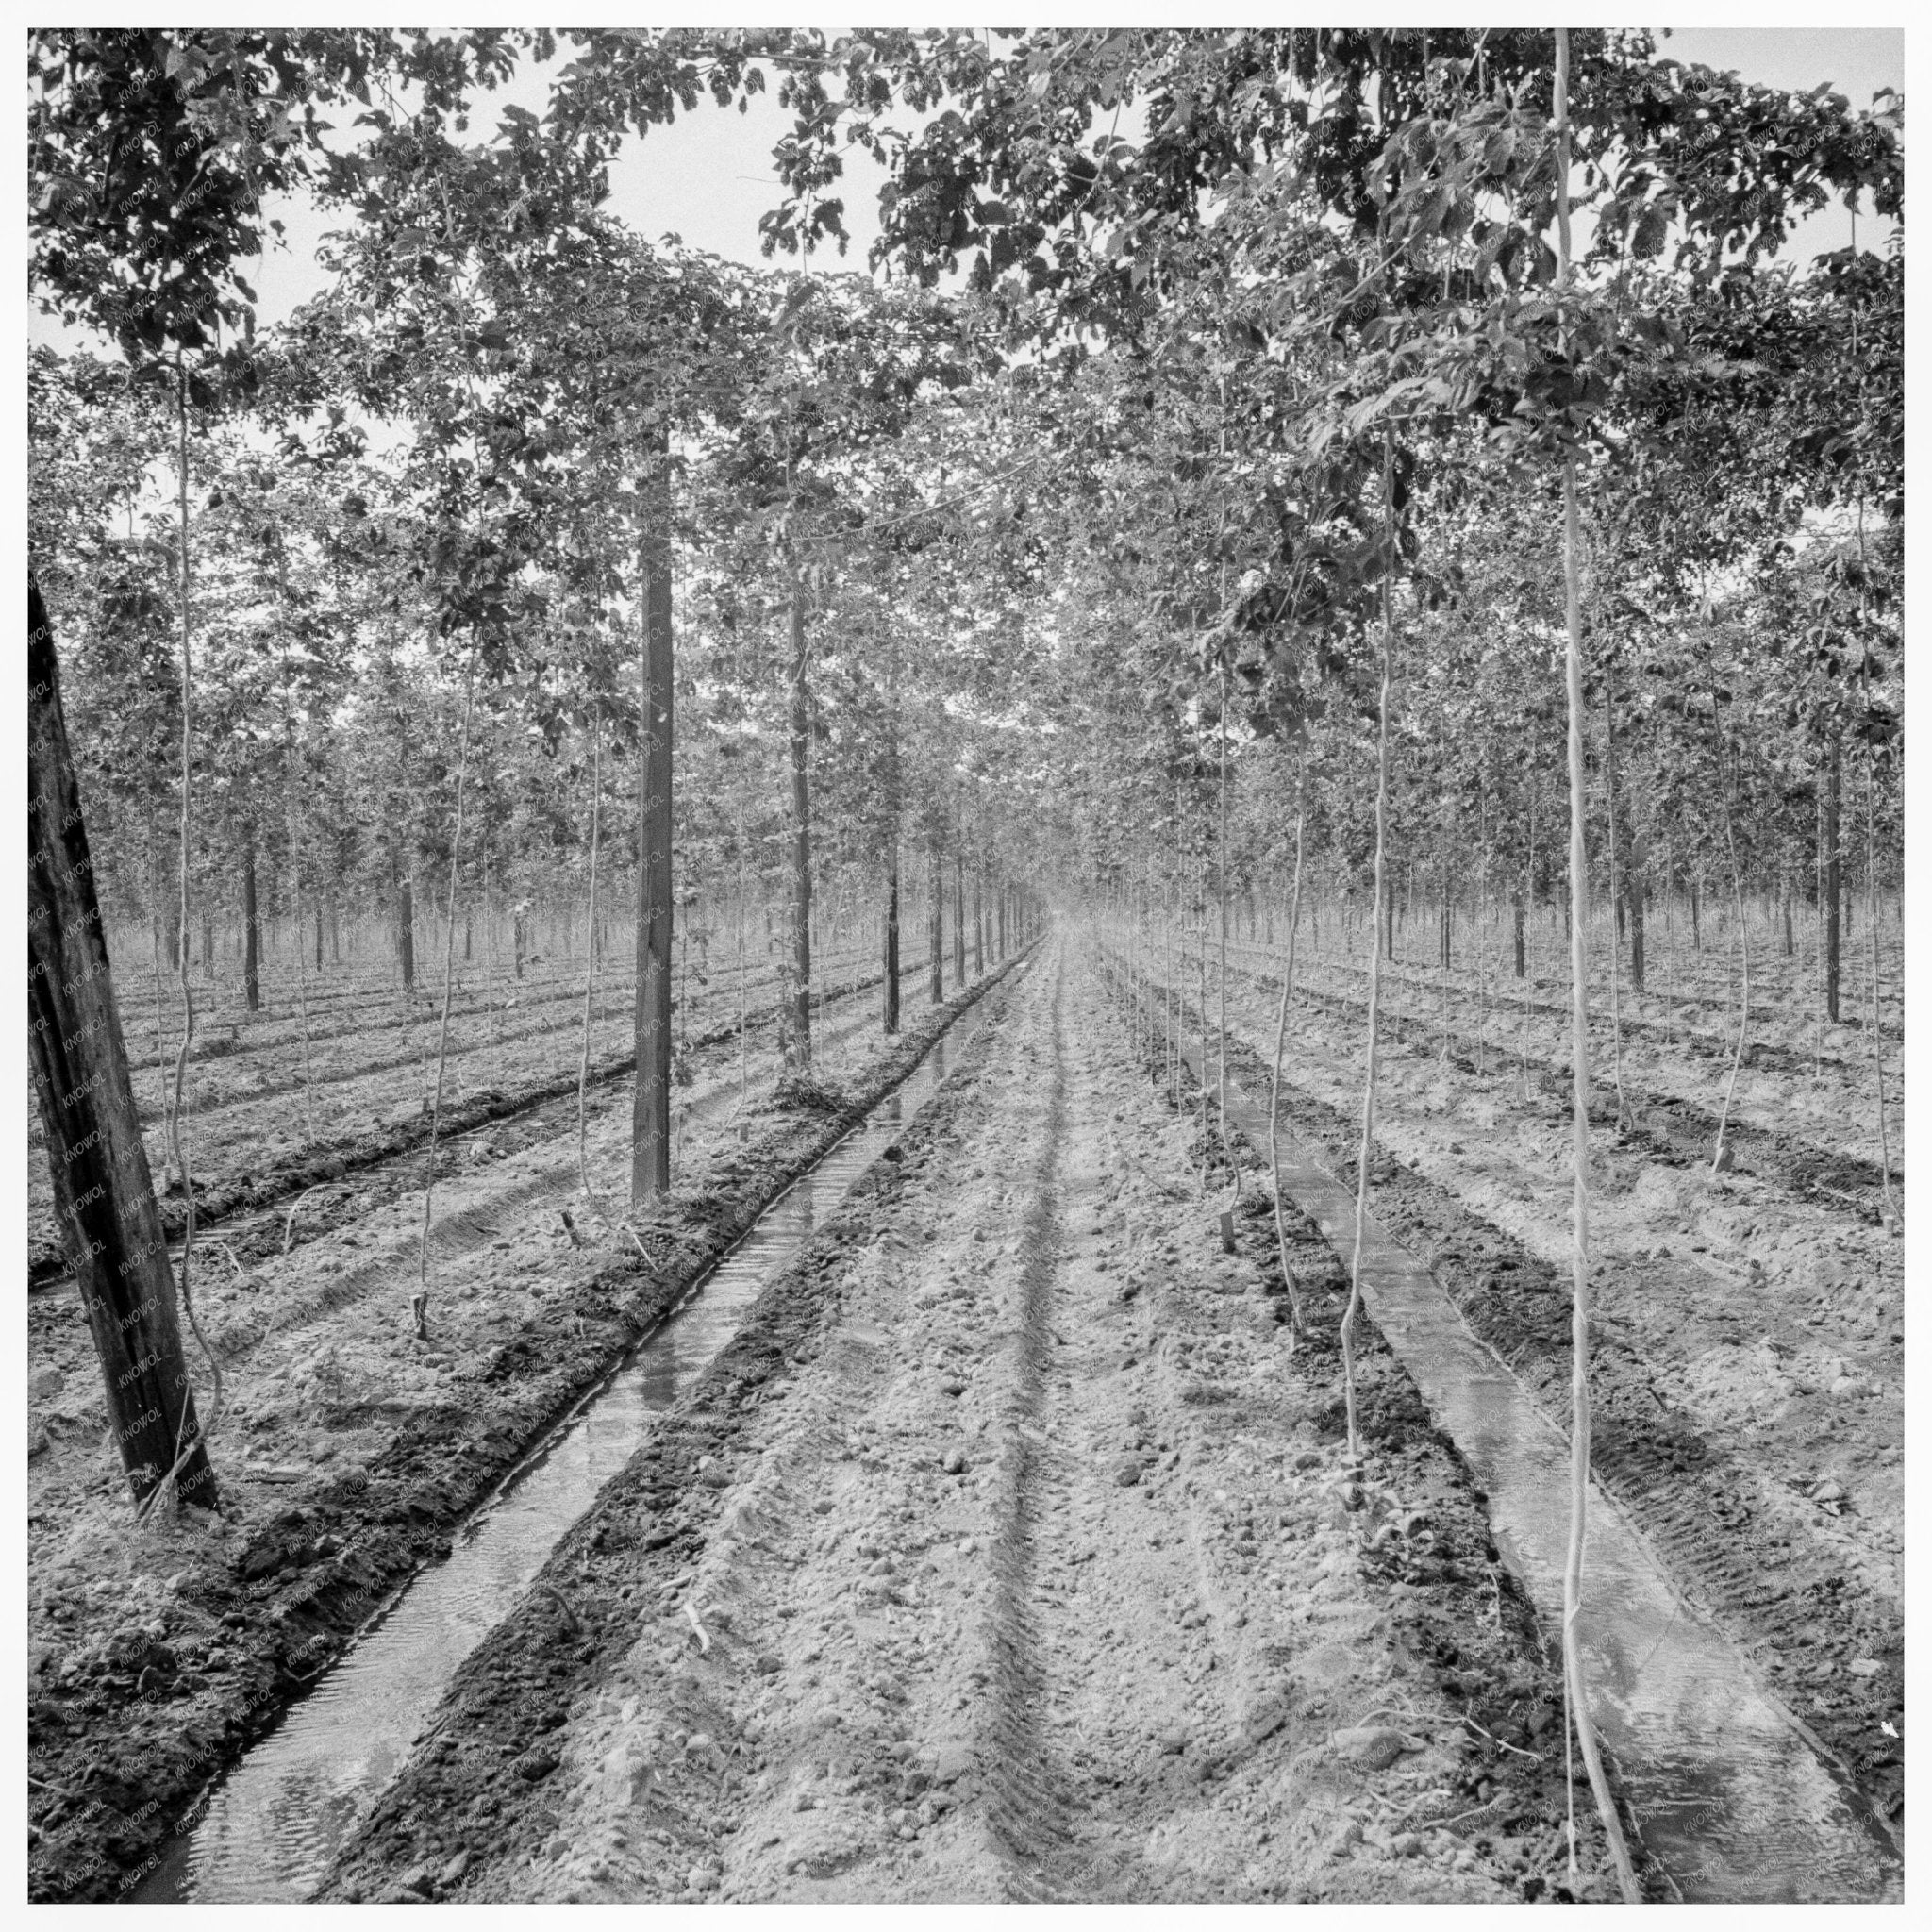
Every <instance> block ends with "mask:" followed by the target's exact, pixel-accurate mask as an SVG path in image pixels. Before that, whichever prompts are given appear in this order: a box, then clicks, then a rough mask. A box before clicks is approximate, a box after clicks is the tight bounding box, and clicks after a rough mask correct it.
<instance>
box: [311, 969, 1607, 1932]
mask: <svg viewBox="0 0 1932 1932" xmlns="http://www.w3.org/2000/svg"><path fill="white" fill-rule="evenodd" d="M1191 1120H1192V1115H1191V1112H1190V1113H1189V1114H1188V1115H1187V1116H1186V1117H1184V1118H1183V1117H1177V1116H1176V1115H1175V1113H1174V1111H1173V1110H1172V1109H1171V1108H1170V1107H1169V1106H1168V1104H1167V1102H1166V1100H1165V1099H1164V1097H1163V1095H1162V1093H1161V1091H1160V1090H1159V1089H1158V1086H1156V1085H1155V1084H1154V1083H1153V1082H1152V1081H1150V1080H1149V1079H1148V1078H1147V1077H1146V1074H1144V1072H1142V1071H1140V1070H1138V1069H1136V1068H1135V1067H1134V1065H1133V1064H1132V1059H1131V1056H1130V1053H1129V1050H1128V1045H1127V1041H1126V1038H1125V1035H1124V1032H1123V1031H1122V1030H1121V1029H1120V1028H1118V1027H1117V1026H1116V1025H1115V1024H1113V1023H1112V1022H1111V1020H1110V1019H1109V1017H1108V1012H1107V1009H1106V1006H1105V1003H1104V1000H1103V996H1102V994H1101V991H1100V989H1099V988H1098V986H1097V984H1096V982H1095V981H1094V980H1093V979H1092V978H1091V976H1090V975H1088V974H1086V973H1085V972H1084V971H1083V970H1081V969H1079V968H1077V967H1075V966H1074V964H1073V963H1072V962H1070V961H1069V960H1067V959H1066V958H1063V957H1062V956H1061V954H1060V953H1059V951H1058V948H1054V947H1051V946H1050V947H1049V949H1048V951H1047V952H1046V953H1045V955H1044V956H1043V957H1042V958H1041V959H1040V961H1039V963H1038V965H1037V966H1036V967H1035V968H1033V969H1032V970H1031V971H1030V972H1029V974H1027V976H1026V978H1025V979H1024V981H1023V982H1021V983H1020V984H1018V985H1017V986H1015V987H1014V989H1013V991H1012V992H1011V994H1010V997H1009V1001H1008V1008H1007V1012H1006V1016H1005V1019H1004V1022H1003V1024H1000V1025H998V1026H997V1027H990V1028H988V1029H987V1030H986V1031H985V1032H984V1033H982V1034H981V1036H980V1037H979V1039H978V1040H976V1041H974V1044H973V1045H972V1047H971V1048H970V1049H969V1050H968V1052H967V1053H966V1055H965V1056H964V1058H963V1061H962V1064H961V1065H960V1066H959V1068H958V1069H957V1070H956V1072H955V1074H954V1075H953V1076H952V1078H951V1079H950V1080H949V1081H948V1083H947V1086H946V1087H945V1089H944V1090H942V1092H941V1096H940V1098H939V1099H937V1100H936V1101H935V1102H934V1103H933V1104H932V1106H931V1107H930V1108H928V1109H927V1110H926V1111H925V1112H924V1113H923V1114H922V1115H921V1117H920V1118H919V1120H918V1121H917V1122H916V1123H915V1124H914V1125H913V1126H911V1127H910V1128H909V1129H908V1131H907V1132H906V1133H905V1134H904V1135H903V1136H902V1137H901V1141H900V1142H899V1145H898V1148H897V1154H898V1158H896V1159H891V1158H887V1159H883V1160H881V1161H880V1163H879V1164H878V1165H877V1166H876V1167H875V1168H874V1170H873V1172H872V1173H871V1174H869V1175H868V1176H867V1177H866V1178H865V1179H864V1180H862V1181H861V1182H860V1183H859V1184H858V1188H857V1189H856V1190H855V1191H854V1192H853V1194H852V1195H851V1196H850V1197H849V1199H848V1202H847V1204H846V1206H845V1208H843V1209H842V1210H841V1213H840V1214H839V1215H838V1216H837V1217H836V1218H835V1219H834V1220H833V1221H832V1222H831V1223H829V1224H826V1226H825V1227H824V1228H823V1229H822V1230H821V1231H820V1233H819V1234H818V1235H816V1236H815V1237H814V1238H813V1240H812V1241H810V1242H809V1243H808V1246H807V1248H806V1249H805V1251H804V1252H803V1253H802V1254H801V1256H800V1257H799V1258H798V1259H797V1261H796V1262H795V1263H794V1264H793V1265H792V1266H791V1268H789V1269H788V1270H786V1271H785V1272H784V1273H783V1274H780V1275H779V1276H777V1277H776V1278H775V1279H774V1281H773V1282H772V1283H771V1284H770V1285H769V1287H768V1288H767V1290H766V1291H765V1292H764V1294H763V1296H762V1297H761V1299H760V1301H759V1303H758V1306H757V1307H756V1308H755V1310H754V1312H753V1314H752V1316H751V1317H750V1318H749V1319H748V1320H747V1322H746V1324H744V1326H743V1328H742V1329H741V1332H740V1335H739V1337H738V1339H737V1340H736V1341H734V1342H733V1343H732V1344H731V1345H730V1346H729V1347H727V1348H726V1350H725V1351H724V1353H723V1354H722V1355H721V1356H720V1357H718V1359H717V1360H716V1361H715V1363H714V1364H713V1365H712V1367H711V1368H710V1370H709V1371H708V1372H707V1373H706V1374H704V1375H703V1376H702V1377H701V1378H700V1379H699V1381H698V1382H697V1383H696V1384H695V1385H694V1386H693V1388H692V1389H691V1391H690V1392H689V1394H688V1395H687V1397H686V1398H685V1399H684V1400H683V1401H682V1402H681V1403H680V1404H679V1405H678V1406H677V1407H675V1408H674V1409H673V1410H671V1411H670V1412H669V1413H668V1414H667V1415H666V1416H664V1417H663V1418H662V1419H661V1421H660V1422H659V1423H658V1424H657V1425H656V1426H655V1427H654V1429H653V1430H652V1432H651V1434H650V1435H649V1436H648V1437H647V1439H646V1441H645V1442H644V1443H643V1445H642V1446H641V1449H640V1450H639V1452H638V1454H637V1455H636V1457H634V1458H633V1460H632V1462H631V1463H630V1465H629V1466H628V1467H627V1468H626V1470H625V1472H624V1473H623V1474H621V1475H620V1476H619V1477H617V1478H616V1479H615V1480H614V1481H613V1482H612V1483H611V1484H610V1485H608V1488H607V1489H606V1491H605V1492H604V1493H603V1495H602V1496H601V1497H600V1499H599V1501H598V1503H597V1505H596V1506H595V1507H593V1508H592V1509H591V1512H590V1513H589V1514H588V1515H587V1516H586V1517H585V1518H584V1519H582V1520H581V1521H580V1522H579V1523H578V1524H576V1525H575V1527H574V1528H573V1529H572V1531H571V1532H570V1533H569V1534H568V1535H567V1536H566V1537H565V1538H564V1540H563V1541H562V1542H561V1543H560V1544H559V1546H558V1549H557V1551H556V1552H555V1553H554V1555H553V1557H552V1558H551V1561H550V1563H549V1565H548V1566H547V1567H546V1569H545V1571H544V1572H543V1574H542V1575H541V1578H540V1579H539V1581H538V1583H537V1585H536V1586H535V1587H534V1588H533V1589H532V1591H530V1593H529V1595H528V1597H527V1598H526V1599H525V1603H524V1604H523V1606H522V1607H520V1608H519V1609H518V1610H517V1611H516V1612H515V1613H514V1614H513V1615H512V1616H511V1617H510V1618H509V1619H508V1620H507V1621H506V1623H504V1624H502V1625H500V1626H499V1627H498V1629H497V1630H496V1631H495V1632H494V1633H492V1635H491V1637H490V1638H489V1639H487V1640H486V1641H485V1642H484V1643H483V1644H482V1645H481V1646H479V1647H478V1649H477V1650H476V1651H475V1652H474V1653H473V1654H472V1655H471V1656H470V1657H468V1658H467V1659H466V1661H465V1662H464V1664H463V1665H462V1666H461V1667H460V1669H459V1670H458V1674H457V1676H456V1679H455V1681H454V1683H453V1686H452V1689H451V1691H450V1693H449V1695H448V1697H447V1698H446V1700H445V1702H444V1704H443V1706H442V1707H441V1711H440V1712H439V1713H438V1715H437V1717H436V1718H435V1719H434V1720H433V1721H432V1722H431V1724H430V1725H429V1726H428V1729H427V1731H426V1734H425V1737H424V1738H423V1740H422V1741H421V1743H420V1746H419V1748H418V1749H417V1751H416V1752H415V1753H414V1754H413V1756H412V1757H411V1758H410V1760H409V1762H408V1765H407V1766H406V1767H405V1769H404V1770H403V1772H402V1773H401V1774H400V1775H399V1776H398V1778H397V1779H396V1781H395V1782H394V1784H392V1785H391V1787H390V1789H389V1790H387V1791H386V1792H385V1794H384V1795H383V1796H382V1798H381V1799H380V1800H379V1801H378V1803H377V1805H376V1807H375V1809H374V1811H373V1813H372V1815H371V1817H370V1819H369V1821H368V1823H367V1824H366V1825H365V1826H364V1828H363V1829H362V1830H361V1832H360V1833H359V1834H358V1838H357V1839H356V1840H353V1841H352V1843H351V1844H350V1845H349V1847H348V1848H347V1849H346V1850H345V1852H344V1854H343V1855H342V1857H341V1858H340V1860H339V1861H338V1864H337V1867H336V1869H335V1871H334V1872H333V1874H332V1875H331V1877H330V1879H329V1881H328V1882H327V1885H326V1886H325V1894H324V1895H325V1896H332V1897H337V1898H344V1899H358V1898H360V1899H397V1900H402V1899H425V1898H452V1899H455V1898H460V1899H463V1900H466V1901H468V1900H478V1901H509V1900H516V1901H530V1900H566V1899H568V1900H597V1899H606V1900H608V1899H625V1900H667V1899H669V1900H677V1899H700V1898H723V1899H741V1900H751V1899H758V1900H784V1901H799V1902H804V1901H821V1902H831V1901H840V1902H842V1901H847V1900H854V1901H856V1900H871V1901H884V1900H888V1899H890V1900H894V1901H897V1900H939V1899H944V1900H964V1899H981V1898H985V1899H995V1898H1020V1899H1030V1898H1041V1899H1105V1900H1119V1901H1128V1900H1133V1901H1153V1900H1171V1901H1183V1900H1186V1901H1207V1900H1226V1901H1234V1900H1247V1901H1260V1900H1264V1899H1295V1900H1309V1901H1317V1900H1380V1901H1423V1900H1459V1901H1464V1902H1469V1903H1482V1902H1492V1903H1501V1902H1503V1901H1506V1900H1511V1901H1513V1900H1519V1899H1524V1898H1539V1897H1541V1898H1550V1897H1565V1896H1569V1895H1571V1894H1570V1890H1569V1884H1570V1881H1569V1875H1568V1871H1567V1865H1566V1862H1565V1860H1564V1857H1563V1855H1562V1838H1563V1834H1562V1827H1561V1819H1562V1815H1563V1803H1564V1794H1563V1786H1562V1757H1563V1753H1562V1728H1561V1719H1560V1709H1561V1698H1560V1691H1559V1686H1558V1682H1557V1675H1556V1674H1555V1672H1554V1671H1553V1669H1552V1667H1551V1663H1550V1660H1549V1657H1548V1655H1547V1652H1546V1649H1545V1646H1544V1644H1543V1642H1542V1641H1541V1637H1540V1635H1539V1634H1538V1633H1537V1631H1536V1630H1535V1627H1534V1624H1533V1620H1532V1619H1531V1618H1530V1616H1529V1613H1528V1611H1527V1608H1526V1607H1525V1605H1524V1602H1523V1600H1522V1599H1521V1597H1520V1596H1519V1595H1518V1593H1517V1592H1516V1591H1514V1589H1513V1588H1512V1587H1511V1584H1510V1581H1509V1579H1508V1578H1507V1575H1506V1574H1504V1573H1503V1572H1502V1571H1501V1570H1500V1568H1499V1566H1498V1564H1497V1561H1496V1552H1495V1550H1494V1548H1493V1545H1492V1544H1491V1541H1490V1537H1489V1534H1488V1529H1487V1525H1486V1523H1485V1520H1484V1517H1483V1513H1482V1507H1481V1498H1480V1497H1479V1496H1478V1495H1476V1494H1475V1493H1474V1491H1473V1490H1472V1488H1471V1485H1470V1481H1469V1477H1468V1474H1467V1472H1466V1470H1465V1469H1464V1468H1463V1466H1462V1464H1461V1463H1460V1461H1459V1460H1458V1459H1457V1457H1456V1455H1455V1453H1454V1451H1453V1449H1452V1448H1451V1447H1450V1446H1449V1445H1448V1444H1447V1443H1446V1442H1444V1441H1442V1440H1441V1438H1440V1437H1439V1436H1438V1435H1437V1434H1436V1433H1435V1431H1434V1430H1433V1429H1432V1427H1431V1425H1430V1424H1429V1423H1428V1420H1427V1417H1426V1415H1425V1414H1424V1411H1423V1408H1422V1406H1421V1404H1420V1402H1419V1401H1418V1400H1417V1398H1416V1397H1415V1394H1414V1391H1413V1389H1412V1387H1410V1385H1409V1384H1408V1382H1407V1376H1406V1374H1404V1373H1403V1371H1402V1370H1401V1368H1400V1366H1399V1365H1398V1364H1397V1363H1396V1362H1395V1361H1394V1360H1393V1358H1392V1357H1390V1356H1389V1354H1388V1353H1387V1351H1386V1350H1385V1349H1382V1348H1381V1347H1380V1346H1379V1345H1378V1339H1377V1338H1374V1336H1373V1335H1371V1336H1370V1337H1369V1338H1368V1340H1367V1341H1366V1343H1365V1348H1364V1361H1363V1365H1362V1387H1363V1404H1364V1413H1365V1417H1366V1433H1367V1441H1366V1452H1367V1453H1366V1456H1365V1459H1364V1464H1363V1466H1362V1467H1361V1468H1359V1469H1351V1468H1349V1467H1348V1466H1347V1465H1346V1463H1345V1444H1344V1432H1343V1421H1342V1409H1341V1390H1340V1385H1339V1380H1338V1376H1337V1370H1338V1362H1337V1359H1336V1357H1335V1356H1334V1354H1333V1352H1332V1350H1326V1349H1324V1348H1321V1347H1316V1346H1305V1347H1303V1348H1302V1349H1301V1350H1299V1351H1297V1352H1295V1353H1294V1354H1293V1355H1291V1354H1290V1352H1289V1350H1288V1347H1287V1340H1286V1337H1287V1331H1286V1329H1285V1328H1284V1327H1283V1325H1282V1324H1281V1322H1280V1320H1279V1314H1280V1303H1279V1300H1278V1298H1277V1296H1276V1295H1275V1294H1274V1293H1273V1292H1271V1291H1272V1290H1273V1289H1274V1288H1278V1286H1279V1282H1278V1278H1277V1277H1276V1275H1275V1265H1274V1239H1273V1225H1272V1218H1269V1217H1267V1216H1266V1214H1265V1210H1261V1209H1260V1208H1259V1206H1258V1202H1257V1203H1256V1204H1255V1205H1254V1207H1253V1208H1250V1209H1249V1210H1247V1211H1244V1212H1243V1213H1242V1214H1241V1215H1240V1216H1239V1217H1238V1235H1237V1241H1236V1246H1235V1250H1234V1252H1232V1253H1224V1251H1223V1248H1222V1243H1221V1239H1220V1233H1219V1222H1218V1215H1217V1212H1216V1209H1217V1208H1218V1207H1219V1205H1220V1204H1219V1202H1218V1200H1217V1201H1209V1200H1206V1199H1203V1198H1202V1197H1201V1196H1200V1195H1199V1194H1198V1193H1197V1192H1196V1191H1195V1190H1194V1188H1193V1185H1192V1181H1191V1174H1192V1167H1193V1162H1194V1159H1195V1157H1196V1154H1197V1151H1198V1150H1197V1149H1196V1148H1195V1147H1194V1146H1193V1144H1192V1140H1191V1134H1192V1127H1191ZM1297 1253H1298V1255H1299V1256H1300V1257H1301V1258H1302V1259H1303V1260H1304V1261H1305V1262H1306V1264H1307V1266H1306V1270H1305V1273H1306V1276H1307V1281H1308V1283H1309V1288H1308V1292H1309V1293H1310V1295H1311V1296H1312V1297H1314V1298H1315V1299H1316V1300H1317V1301H1318V1302H1319V1304H1320V1308H1319V1319H1321V1320H1322V1321H1323V1324H1324V1326H1325V1327H1329V1328H1332V1316H1333V1314H1334V1312H1335V1310H1336V1307H1337V1301H1336V1297H1337V1296H1338V1294H1339V1292H1340V1291H1341V1277H1340V1274H1339V1270H1338V1269H1337V1267H1336V1265H1335V1260H1334V1257H1333V1256H1332V1254H1330V1253H1329V1252H1328V1251H1327V1250H1326V1249H1325V1247H1324V1245H1323V1244H1322V1243H1321V1242H1320V1241H1319V1238H1318V1237H1316V1236H1314V1235H1313V1234H1312V1231H1310V1230H1308V1229H1306V1228H1303V1229H1301V1230H1299V1232H1298V1234H1297ZM1579 1824H1580V1826H1581V1829H1582V1851H1581V1856H1582V1865H1583V1870H1584V1872H1585V1874H1596V1873H1598V1872H1599V1871H1600V1868H1601V1865H1602V1862H1603V1861H1602V1856H1601V1845H1600V1842H1599V1840H1598V1839H1597V1837H1596V1827H1595V1824H1594V1822H1593V1820H1592V1819H1591V1817H1590V1816H1589V1813H1588V1806H1587V1803H1586V1805H1585V1806H1584V1807H1583V1810H1582V1814H1581V1815H1580V1817H1579ZM1579 1889H1581V1890H1583V1891H1584V1892H1585V1895H1590V1896H1595V1895H1599V1894H1600V1890H1601V1879H1600V1878H1598V1877H1596V1876H1587V1877H1586V1878H1585V1879H1584V1881H1583V1883H1582V1885H1581V1887H1580V1888H1579Z"/></svg>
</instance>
